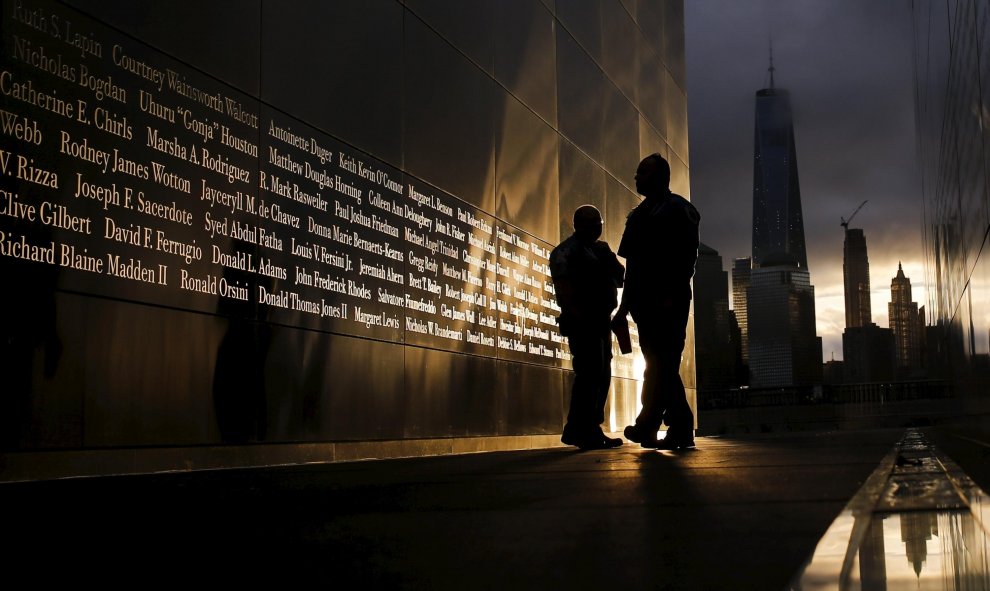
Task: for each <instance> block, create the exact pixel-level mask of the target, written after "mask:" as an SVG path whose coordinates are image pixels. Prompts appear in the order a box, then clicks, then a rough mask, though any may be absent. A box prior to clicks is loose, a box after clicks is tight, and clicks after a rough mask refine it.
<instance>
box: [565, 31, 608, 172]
mask: <svg viewBox="0 0 990 591" xmlns="http://www.w3.org/2000/svg"><path fill="white" fill-rule="evenodd" d="M605 84H606V81H605V76H604V74H602V71H601V69H600V68H599V67H598V65H597V64H596V63H595V62H594V61H592V59H591V58H590V57H589V56H588V54H587V53H585V51H584V50H583V49H582V48H581V46H579V45H578V44H577V42H576V41H574V38H573V37H571V36H570V34H568V33H566V32H564V31H558V32H557V122H558V128H559V129H560V133H562V134H563V135H564V137H566V138H567V139H569V140H571V141H572V142H573V143H574V144H575V145H577V146H578V147H580V148H581V149H582V150H583V151H584V152H585V153H586V154H587V155H588V156H590V157H591V158H592V159H594V160H596V161H601V160H602V119H603V117H604V111H603V105H602V99H603V97H604V93H605Z"/></svg>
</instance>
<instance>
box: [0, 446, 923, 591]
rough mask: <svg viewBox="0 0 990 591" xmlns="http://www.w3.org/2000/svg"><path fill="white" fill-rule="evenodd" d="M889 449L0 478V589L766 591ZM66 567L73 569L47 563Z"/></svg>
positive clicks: (637, 453)
mask: <svg viewBox="0 0 990 591" xmlns="http://www.w3.org/2000/svg"><path fill="white" fill-rule="evenodd" d="M902 435H903V432H902V431H900V430H884V431H863V432H838V433H817V434H796V435H771V436H752V437H734V438H699V439H698V448H697V450H694V451H680V452H657V451H651V450H644V449H641V448H639V447H638V446H634V445H632V444H627V445H625V446H624V447H622V448H619V449H616V450H608V451H594V452H584V453H581V452H576V451H572V450H570V449H550V450H534V451H523V452H502V453H489V454H474V455H465V456H454V457H436V458H418V459H409V460H389V461H374V462H359V463H350V464H333V465H314V466H305V467H296V468H278V469H265V470H236V471H235V470H231V471H214V472H200V473H184V474H171V475H154V476H127V477H116V478H94V479H78V480H65V481H51V482H38V483H21V484H5V485H0V523H2V527H0V536H2V538H3V542H4V546H5V547H6V548H13V549H14V550H13V551H8V552H7V553H6V554H5V559H6V560H5V562H6V563H7V564H8V566H9V567H10V569H9V570H8V572H7V574H6V575H5V578H6V579H7V580H10V579H9V578H8V577H10V576H12V573H16V572H17V571H18V570H26V571H27V572H29V573H31V574H33V575H38V574H41V575H42V576H43V577H44V578H43V579H39V582H40V581H41V580H44V581H49V582H50V581H52V580H57V579H60V578H63V577H64V578H65V579H66V580H68V581H72V582H76V583H78V582H83V581H87V580H89V581H93V582H100V583H109V584H113V583H118V584H128V583H136V582H138V581H148V582H150V581H155V582H166V583H185V584H191V583H193V582H195V581H198V580H210V581H212V582H215V583H223V584H247V585H250V586H257V585H260V586H273V587H279V588H296V587H301V586H302V585H303V584H306V585H309V584H320V585H330V586H331V588H353V585H360V586H361V588H365V589H389V588H407V589H564V588H572V589H603V590H611V589H617V590H619V589H623V590H624V589H734V590H738V589H784V588H786V587H787V585H788V583H789V581H790V580H791V579H792V577H793V576H794V575H795V573H797V572H798V571H799V570H800V569H801V567H802V565H803V564H804V562H805V561H806V559H807V558H808V557H809V556H810V555H811V554H812V552H813V550H814V549H815V547H816V544H817V543H818V541H819V539H820V538H821V537H822V535H823V534H824V533H825V532H826V530H827V529H828V528H829V525H830V524H831V523H832V521H833V519H835V518H836V516H837V515H838V514H839V513H840V511H841V510H842V509H843V507H844V506H845V505H846V503H847V502H848V501H849V499H850V498H852V497H853V495H854V494H855V493H856V491H857V490H858V489H859V488H860V486H861V485H862V484H863V483H864V482H865V481H866V479H867V478H868V477H869V475H870V474H871V473H872V472H873V471H874V469H876V468H877V466H878V465H879V464H880V462H881V460H882V459H883V458H884V457H885V456H886V455H887V454H888V452H889V451H890V450H891V449H892V447H893V445H894V444H895V442H897V441H898V440H899V439H900V438H901V436H902ZM39 560H40V561H41V563H42V564H43V565H46V566H42V567H41V570H38V568H37V567H34V566H33V565H35V564H37V563H38V561H39ZM69 563H72V564H79V565H82V566H81V567H79V568H74V569H63V568H61V567H58V566H57V565H63V564H69ZM134 577H140V578H139V579H135V578H134Z"/></svg>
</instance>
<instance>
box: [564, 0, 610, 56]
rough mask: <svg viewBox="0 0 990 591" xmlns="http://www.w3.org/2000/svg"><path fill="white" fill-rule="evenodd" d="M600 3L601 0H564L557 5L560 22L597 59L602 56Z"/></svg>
mask: <svg viewBox="0 0 990 591" xmlns="http://www.w3.org/2000/svg"><path fill="white" fill-rule="evenodd" d="M601 3H602V0H566V1H565V2H561V3H560V4H558V5H557V18H558V19H559V20H560V24H561V25H563V26H564V28H565V29H567V32H568V33H570V35H571V37H573V38H574V39H577V42H578V43H580V44H581V46H582V47H583V48H584V50H585V51H586V52H587V53H588V54H589V55H590V56H591V57H592V58H594V59H595V60H597V61H601V57H602V22H601V19H602V8H601ZM558 37H559V35H558Z"/></svg>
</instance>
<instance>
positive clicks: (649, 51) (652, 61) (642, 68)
mask: <svg viewBox="0 0 990 591" xmlns="http://www.w3.org/2000/svg"><path fill="white" fill-rule="evenodd" d="M636 55H637V59H638V63H639V71H638V74H637V76H638V79H637V83H636V106H637V107H639V110H640V112H641V113H642V114H643V115H645V116H646V118H647V119H648V120H649V122H650V124H651V125H652V126H653V127H654V128H655V129H656V130H657V132H658V133H659V134H660V135H661V136H662V137H666V136H667V112H666V110H665V107H666V103H667V96H666V85H665V84H666V81H667V80H668V78H667V77H666V76H665V75H664V74H665V72H666V69H665V68H664V67H663V65H662V62H661V61H660V57H659V55H660V54H659V53H657V51H656V49H654V47H653V46H652V45H651V44H650V42H649V41H647V39H646V37H645V36H644V35H643V33H642V31H639V32H637V34H636Z"/></svg>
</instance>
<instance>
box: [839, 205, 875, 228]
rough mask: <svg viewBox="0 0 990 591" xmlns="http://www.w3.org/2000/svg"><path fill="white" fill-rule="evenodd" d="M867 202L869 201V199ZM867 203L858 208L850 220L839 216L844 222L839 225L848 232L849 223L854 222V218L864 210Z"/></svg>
mask: <svg viewBox="0 0 990 591" xmlns="http://www.w3.org/2000/svg"><path fill="white" fill-rule="evenodd" d="M866 201H869V199H867V200H866ZM866 201H864V202H862V203H860V204H859V207H857V208H856V211H854V212H852V215H851V216H849V219H848V220H847V219H846V218H844V217H842V216H839V219H840V220H842V223H841V224H839V225H840V226H842V228H843V229H844V230H847V231H848V230H849V223H850V222H852V221H853V218H854V217H856V214H857V213H859V210H861V209H863V206H864V205H866Z"/></svg>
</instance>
